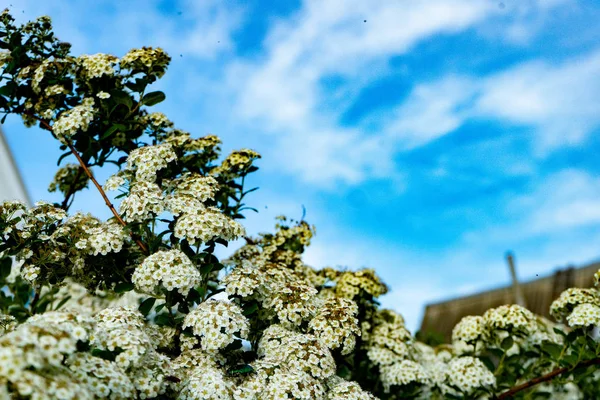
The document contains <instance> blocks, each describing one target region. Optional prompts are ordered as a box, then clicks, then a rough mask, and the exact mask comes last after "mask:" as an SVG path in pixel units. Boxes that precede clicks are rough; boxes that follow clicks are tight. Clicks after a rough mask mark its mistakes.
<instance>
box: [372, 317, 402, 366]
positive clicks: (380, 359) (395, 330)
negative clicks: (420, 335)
mask: <svg viewBox="0 0 600 400" xmlns="http://www.w3.org/2000/svg"><path fill="white" fill-rule="evenodd" d="M373 321H374V324H375V325H374V326H373V327H372V329H371V330H370V332H368V333H367V332H364V331H363V340H365V341H366V342H367V343H368V351H367V356H368V357H369V360H370V361H371V362H372V363H374V364H378V365H383V366H384V365H392V364H394V363H399V362H401V361H402V360H404V359H406V358H408V357H409V351H410V344H411V342H412V336H411V334H410V332H409V331H408V329H406V327H405V326H404V319H403V318H402V317H401V316H400V315H399V314H397V313H395V312H394V311H391V310H380V311H379V312H378V313H377V315H376V316H375V318H374V319H373Z"/></svg>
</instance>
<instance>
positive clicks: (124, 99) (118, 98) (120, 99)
mask: <svg viewBox="0 0 600 400" xmlns="http://www.w3.org/2000/svg"><path fill="white" fill-rule="evenodd" d="M110 96H111V98H113V99H114V100H115V103H117V104H123V105H125V106H126V107H127V108H128V109H129V110H131V106H132V105H133V100H132V99H131V96H130V95H128V94H127V93H125V92H122V91H120V90H113V91H111V92H110Z"/></svg>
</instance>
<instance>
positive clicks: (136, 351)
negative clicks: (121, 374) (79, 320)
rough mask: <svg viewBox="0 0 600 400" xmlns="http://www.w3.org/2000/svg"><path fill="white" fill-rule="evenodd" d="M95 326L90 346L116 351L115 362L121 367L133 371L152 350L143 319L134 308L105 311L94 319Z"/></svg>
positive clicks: (116, 308)
mask: <svg viewBox="0 0 600 400" xmlns="http://www.w3.org/2000/svg"><path fill="white" fill-rule="evenodd" d="M95 319H96V322H97V324H96V327H95V329H94V332H93V334H92V335H91V337H90V344H92V345H93V346H95V347H96V348H98V349H102V350H108V351H117V350H118V349H121V350H122V352H121V353H119V354H118V355H117V356H116V358H115V362H116V363H117V364H118V365H119V366H120V367H122V368H129V367H132V368H136V367H138V366H140V365H141V364H142V362H143V358H144V356H145V355H146V354H147V353H149V352H151V351H152V350H153V342H152V340H151V338H150V337H149V335H148V334H147V332H146V330H145V323H144V318H143V316H142V315H141V314H140V313H139V312H138V311H137V310H135V309H134V308H130V307H115V308H106V309H104V310H102V311H100V312H99V313H98V314H96V316H95Z"/></svg>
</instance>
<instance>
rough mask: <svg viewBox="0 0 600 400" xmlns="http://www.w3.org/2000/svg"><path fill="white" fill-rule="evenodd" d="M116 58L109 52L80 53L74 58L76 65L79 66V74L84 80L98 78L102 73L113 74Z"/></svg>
mask: <svg viewBox="0 0 600 400" xmlns="http://www.w3.org/2000/svg"><path fill="white" fill-rule="evenodd" d="M117 62H118V58H117V57H115V56H112V55H110V54H102V53H98V54H94V55H85V54H84V55H82V56H79V57H78V58H77V60H76V63H77V65H79V66H80V67H81V72H80V74H81V76H82V78H83V79H85V80H89V79H93V78H100V77H102V76H104V75H107V76H113V75H114V74H115V69H114V66H115V64H116V63H117Z"/></svg>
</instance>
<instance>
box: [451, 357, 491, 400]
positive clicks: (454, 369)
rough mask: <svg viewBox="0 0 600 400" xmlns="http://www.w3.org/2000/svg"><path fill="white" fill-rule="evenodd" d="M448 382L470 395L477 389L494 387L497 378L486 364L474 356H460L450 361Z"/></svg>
mask: <svg viewBox="0 0 600 400" xmlns="http://www.w3.org/2000/svg"><path fill="white" fill-rule="evenodd" d="M448 383H449V384H450V385H451V386H456V387H458V388H459V389H460V390H461V392H462V393H464V394H467V395H470V394H472V393H473V392H474V391H475V390H476V389H481V388H485V387H493V386H494V385H495V384H496V378H495V377H494V374H492V373H491V372H490V371H489V370H488V369H487V368H486V367H485V365H484V364H483V363H482V362H481V361H480V360H479V359H477V358H474V357H468V356H467V357H458V358H455V359H453V360H451V361H450V362H449V363H448Z"/></svg>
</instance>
